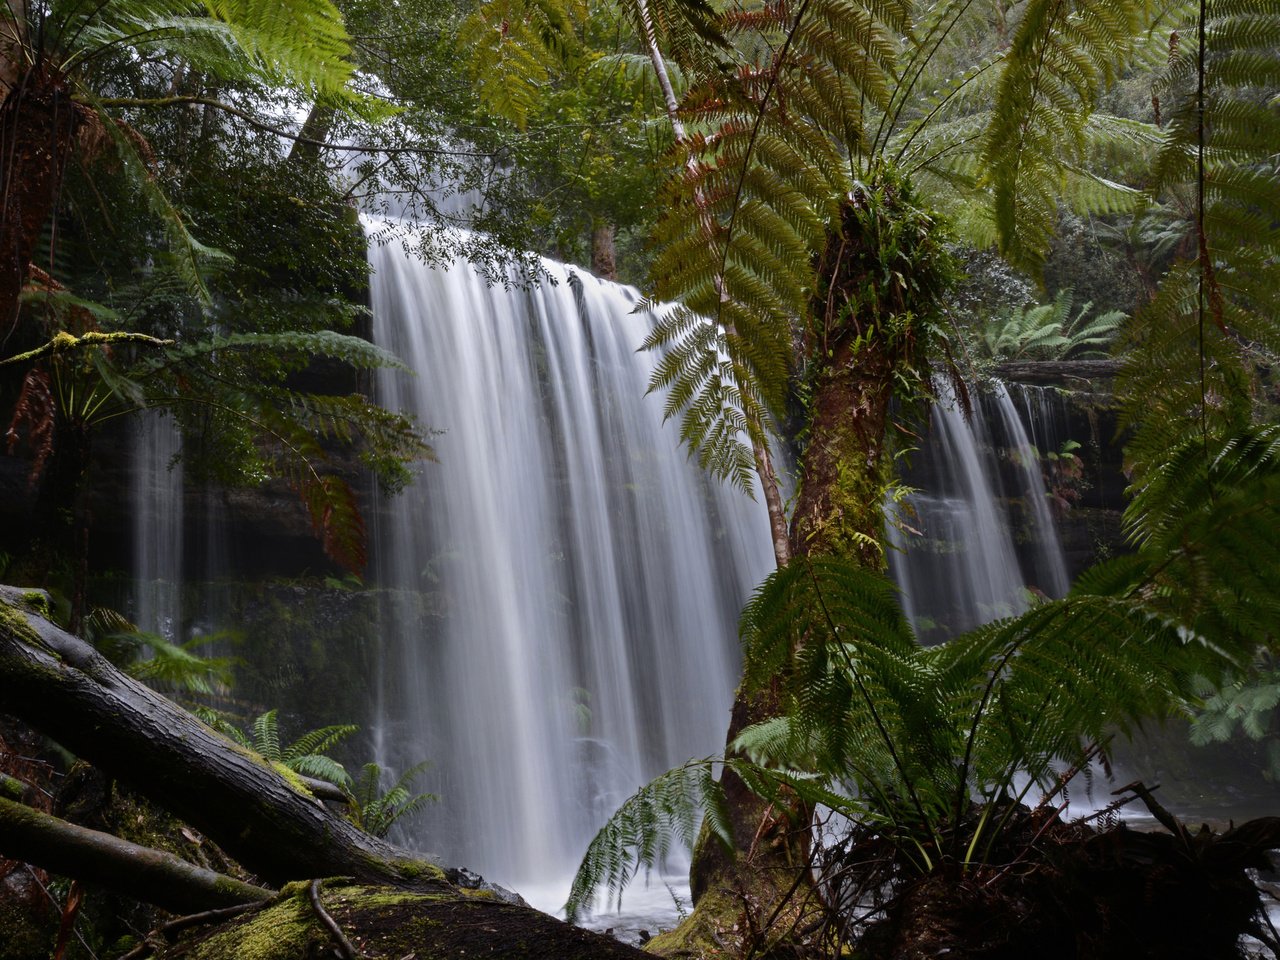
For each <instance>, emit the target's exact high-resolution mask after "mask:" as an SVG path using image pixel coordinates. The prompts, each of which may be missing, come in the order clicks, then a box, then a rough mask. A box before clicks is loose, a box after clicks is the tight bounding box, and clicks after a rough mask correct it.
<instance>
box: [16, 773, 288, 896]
mask: <svg viewBox="0 0 1280 960" xmlns="http://www.w3.org/2000/svg"><path fill="white" fill-rule="evenodd" d="M3 779H4V780H6V781H7V780H8V778H3ZM14 783H16V781H10V782H9V783H8V784H0V794H10V795H12V793H13V791H12V790H10V789H4V787H8V786H11V785H13V784H14ZM17 789H18V790H20V789H21V786H20V785H18V786H17ZM0 852H2V853H3V854H4V856H5V857H7V858H9V859H11V860H22V861H24V862H25V863H30V864H34V865H35V866H38V867H41V868H43V869H45V870H48V871H50V872H51V873H59V874H62V875H63V876H68V877H75V878H76V879H77V880H83V881H85V882H87V883H92V884H98V885H100V886H103V887H107V888H109V889H112V890H114V891H116V892H118V893H122V894H124V895H125V896H128V897H133V898H134V899H135V900H140V901H142V902H143V903H152V904H155V905H156V906H158V907H163V908H164V909H165V910H172V911H175V912H181V911H188V910H206V909H209V908H210V907H230V906H236V905H239V904H244V903H256V902H258V901H261V900H266V899H268V898H269V897H272V896H274V895H275V891H274V890H268V889H266V888H265V887H259V886H255V885H253V884H251V883H245V882H243V881H241V880H237V879H235V878H234V877H228V876H225V875H223V874H221V873H215V872H214V871H212V870H206V869H205V868H203V867H197V866H196V865H195V864H191V863H187V861H185V860H183V859H181V858H180V857H175V856H174V855H173V854H171V853H165V852H164V851H163V850H153V849H151V848H150V847H142V846H139V845H138V844H136V843H130V842H129V841H127V840H121V839H120V838H119V837H114V836H112V835H111V834H109V833H102V832H101V831H99V830H90V829H88V828H87V827H80V826H76V825H75V824H74V823H67V822H66V821H65V820H59V819H58V818H57V817H54V816H50V815H49V814H47V813H41V812H40V811H39V810H33V809H32V808H31V807H28V806H25V805H23V804H21V803H18V802H17V801H15V800H10V799H7V798H6V797H5V796H2V795H0Z"/></svg>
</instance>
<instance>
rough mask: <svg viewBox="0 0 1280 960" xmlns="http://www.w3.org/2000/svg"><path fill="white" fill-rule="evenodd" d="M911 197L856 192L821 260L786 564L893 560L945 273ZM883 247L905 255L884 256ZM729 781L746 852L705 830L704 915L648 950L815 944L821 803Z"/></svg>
mask: <svg viewBox="0 0 1280 960" xmlns="http://www.w3.org/2000/svg"><path fill="white" fill-rule="evenodd" d="M908 201H909V191H908V190H906V189H905V187H900V186H899V185H896V184H895V183H894V182H893V181H889V182H888V183H887V184H886V185H885V186H884V187H883V188H878V189H874V190H873V189H868V190H866V191H864V192H863V193H862V194H861V195H859V196H857V197H855V198H852V199H851V200H850V201H849V202H848V203H846V204H845V207H844V210H843V212H842V217H841V221H840V222H839V223H838V224H837V225H835V226H833V227H832V229H831V231H830V233H829V236H828V239H827V246H826V249H825V251H824V253H823V254H822V256H821V258H820V259H819V263H818V267H819V286H818V293H817V294H816V295H815V296H814V298H813V301H812V303H811V314H810V316H809V317H808V318H806V320H805V330H804V336H803V338H802V339H801V341H800V343H801V347H800V349H801V350H802V352H803V355H802V356H800V357H797V363H796V366H797V368H799V369H801V370H803V371H804V376H805V380H806V384H807V387H808V389H807V391H806V392H807V395H808V408H807V411H806V413H807V418H806V419H807V424H806V427H807V429H806V430H805V436H806V438H807V440H806V443H805V445H804V449H803V451H802V453H801V456H800V465H799V466H800V486H799V490H798V491H797V494H796V498H795V506H794V509H793V511H792V516H791V523H790V529H789V533H788V534H787V542H786V544H785V553H786V555H788V556H789V557H791V558H793V559H791V562H803V560H804V558H808V557H817V556H823V555H827V556H830V555H837V556H841V557H846V558H853V559H854V560H856V561H857V562H859V563H862V564H865V565H867V566H869V567H874V568H877V569H878V568H880V567H881V566H883V564H884V551H883V548H882V547H881V541H882V539H883V534H884V529H883V527H884V515H883V507H882V503H883V499H884V495H885V490H886V487H887V484H888V482H889V481H890V479H891V470H892V463H891V458H890V456H889V453H890V444H889V442H888V436H887V435H888V430H889V424H890V409H891V403H892V401H893V399H894V394H895V389H896V388H897V387H898V386H899V385H900V384H901V383H903V382H908V383H910V382H912V380H913V379H916V380H918V379H921V378H922V377H923V374H922V372H921V367H922V363H923V359H924V357H925V350H926V348H927V346H928V340H927V337H926V336H925V335H924V334H923V333H922V332H920V330H919V329H917V328H916V327H915V326H913V320H929V319H931V318H932V317H933V315H934V314H935V313H936V310H937V304H938V302H939V301H940V298H941V296H942V293H943V292H944V291H945V289H946V287H947V282H948V276H949V273H948V266H947V265H948V263H949V261H948V260H947V257H946V255H945V254H943V253H941V250H940V246H939V244H938V242H937V238H936V236H935V235H932V234H931V233H930V230H929V228H930V227H931V225H932V221H931V220H930V218H929V217H928V216H927V215H925V214H923V213H922V212H921V211H919V210H916V209H915V208H913V207H912V206H911V205H910V203H909V202H908ZM904 238H906V239H905V242H904ZM886 244H889V245H890V247H891V249H892V250H893V256H894V257H901V256H905V257H906V258H907V259H906V260H905V261H902V262H898V261H894V262H893V263H892V264H889V263H887V259H886V254H885V250H886ZM888 266H892V267H895V268H897V267H901V268H903V269H904V270H909V271H910V270H912V269H913V268H914V271H913V272H912V273H911V276H910V282H906V281H904V282H903V283H902V284H901V285H898V284H885V283H884V282H883V280H882V278H883V277H884V276H885V275H886V274H891V273H892V270H890V269H887V267H888ZM907 291H911V292H910V294H908V293H907ZM780 555H782V554H781V553H780ZM781 680H782V678H776V679H775V680H774V682H773V684H772V685H771V686H770V687H769V688H767V689H764V690H757V691H750V690H747V689H745V688H740V689H739V691H738V693H737V696H736V698H735V701H734V705H733V714H732V718H731V721H730V725H729V733H728V738H727V742H728V743H729V744H732V743H733V742H734V740H735V739H736V738H737V736H738V734H740V733H741V732H742V731H743V730H745V729H746V728H747V727H748V726H750V725H752V724H754V723H759V722H761V721H763V720H767V719H769V718H771V717H775V716H777V715H778V714H779V713H780V711H781V710H782V709H784V708H785V704H783V703H782V700H781V697H780V690H781ZM721 786H722V788H723V790H724V794H725V798H726V802H727V807H728V811H727V813H728V818H729V821H730V827H731V830H732V833H733V838H734V845H735V847H736V849H737V851H738V855H737V857H736V858H731V857H729V856H728V855H726V854H725V853H724V852H723V850H722V849H721V847H720V846H719V844H718V843H717V842H716V841H714V840H712V839H711V838H710V836H709V835H708V834H707V832H706V831H705V830H704V832H703V836H702V837H700V838H699V842H698V845H697V848H696V849H695V851H694V859H693V864H692V866H691V868H690V885H691V888H692V893H693V897H694V902H695V910H694V912H693V914H692V916H690V917H689V918H688V920H686V921H685V922H684V923H683V924H682V925H681V926H680V927H679V928H677V930H675V931H673V932H672V933H671V934H667V935H664V936H663V937H660V938H657V939H656V940H655V941H654V942H653V945H652V946H651V948H650V949H653V950H655V951H656V952H659V953H664V954H669V955H672V956H680V955H682V951H689V950H694V951H702V952H704V953H706V954H708V955H710V954H714V952H715V949H716V948H717V947H718V946H719V942H728V941H730V940H735V939H736V944H731V946H736V947H737V948H741V949H747V948H748V947H750V949H753V950H756V951H760V950H763V951H764V952H763V953H758V954H757V955H760V956H765V957H767V956H769V955H770V953H771V952H772V953H774V954H775V955H778V956H783V955H785V956H788V957H792V956H804V955H805V954H806V952H809V951H811V952H814V953H816V952H818V950H819V945H818V944H814V943H811V942H809V940H808V939H807V935H806V934H804V933H803V932H802V931H803V930H804V929H806V928H808V927H810V926H816V924H810V923H809V919H808V918H809V915H810V914H813V913H815V912H821V911H822V910H824V909H825V907H824V905H823V904H822V903H821V898H820V895H819V892H818V891H817V890H816V889H815V888H814V886H813V883H812V875H811V872H810V871H809V869H808V865H809V861H810V857H811V853H812V842H811V838H812V834H811V830H810V821H811V813H812V811H811V810H809V809H808V808H807V807H805V806H804V805H803V804H801V803H799V802H796V803H795V804H794V805H792V806H791V807H790V808H789V809H785V810H780V809H777V808H776V807H774V806H773V805H771V804H768V803H765V802H764V801H762V800H761V799H760V798H759V797H757V796H755V795H754V794H752V793H751V792H750V791H749V790H748V789H747V788H746V785H745V784H744V783H742V781H741V780H740V779H739V778H738V777H737V776H736V775H735V774H734V773H733V772H732V771H731V770H726V771H725V773H724V776H723V777H722V779H721ZM766 927H767V929H766ZM766 944H768V946H765V945H766Z"/></svg>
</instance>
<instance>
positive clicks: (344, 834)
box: [0, 586, 444, 886]
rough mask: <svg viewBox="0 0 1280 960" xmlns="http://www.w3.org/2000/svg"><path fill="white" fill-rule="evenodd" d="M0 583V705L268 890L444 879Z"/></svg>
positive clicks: (34, 599)
mask: <svg viewBox="0 0 1280 960" xmlns="http://www.w3.org/2000/svg"><path fill="white" fill-rule="evenodd" d="M40 604H41V595H40V594H39V593H38V592H33V591H26V590H19V589H17V588H14V587H2V586H0V704H3V708H4V710H5V711H6V712H8V713H11V714H13V715H15V716H17V717H19V718H20V719H22V720H24V721H25V722H27V723H29V724H30V725H31V726H33V727H35V728H36V729H38V730H40V731H41V732H42V733H44V734H46V735H47V736H50V737H52V738H53V739H54V740H56V741H58V742H59V743H60V744H62V745H63V746H64V747H66V748H67V749H68V750H71V751H72V752H73V753H75V754H77V755H78V756H81V757H83V758H85V759H86V760H88V761H89V762H90V763H92V764H94V765H95V766H98V767H100V768H102V769H103V770H106V771H108V772H109V773H111V774H112V775H113V776H115V777H118V778H119V779H120V780H122V781H124V782H125V783H127V784H129V785H130V786H131V787H133V788H134V789H135V790H136V791H137V792H138V793H140V794H142V795H143V796H146V797H147V798H148V799H150V800H151V801H153V802H154V803H156V804H157V805H158V806H160V807H163V808H164V809H166V810H168V811H169V812H170V813H172V814H174V815H175V816H176V817H178V818H179V819H181V820H184V821H185V822H187V823H189V824H191V825H192V826H193V827H195V828H196V829H198V830H200V831H201V832H203V833H205V834H207V835H208V836H210V837H212V838H214V840H215V841H216V842H217V843H218V845H219V846H221V847H222V849H224V850H225V851H226V852H227V853H228V854H230V855H231V856H232V857H234V858H235V859H236V860H238V861H239V862H240V863H241V864H243V865H244V866H245V867H247V868H248V869H249V870H251V871H252V872H253V873H255V874H257V875H258V876H260V877H262V878H263V879H265V880H267V881H268V882H270V883H276V884H278V883H283V882H285V881H288V880H295V879H299V878H303V877H318V876H338V875H341V876H349V877H354V878H355V879H357V880H362V881H365V882H369V883H387V884H392V885H398V886H405V885H412V884H414V883H419V882H421V883H428V884H430V883H441V882H443V881H444V874H443V871H442V870H441V869H440V868H439V866H438V865H436V864H433V863H431V862H430V861H428V860H426V859H424V858H423V857H421V856H418V855H414V854H411V853H408V852H407V851H404V850H399V849H397V848H395V847H393V846H392V845H390V844H388V843H386V842H385V841H382V840H379V839H377V838H376V837H372V836H370V835H369V834H367V833H364V832H362V831H360V830H359V829H357V828H356V827H355V826H354V825H353V824H352V823H350V822H349V821H347V820H345V819H343V818H342V817H341V816H339V815H337V814H336V813H334V812H332V811H330V810H329V809H327V808H326V807H325V805H324V804H323V803H321V802H320V801H319V800H317V799H316V798H315V797H314V796H312V795H311V794H309V793H307V792H305V790H304V789H300V788H299V787H298V786H295V785H293V784H291V783H290V782H289V781H288V780H286V779H285V777H284V776H283V775H282V774H281V773H280V772H278V771H277V770H276V769H274V768H273V767H272V766H271V765H270V764H269V763H267V762H266V761H264V760H263V759H262V758H261V757H259V756H257V755H256V754H254V753H252V752H251V751H249V750H246V749H244V748H243V747H241V746H239V745H238V744H235V743H233V742H232V741H231V740H229V739H228V738H226V737H224V736H223V735H222V734H220V733H218V732H216V731H215V730H213V729H211V728H210V727H208V726H207V725H205V724H204V723H202V722H201V721H200V720H199V719H198V718H196V717H195V716H193V715H192V714H190V713H188V712H187V711H186V710H183V709H182V708H181V707H179V706H178V705H177V704H175V703H173V702H172V701H171V700H168V699H167V698H165V697H163V696H161V695H160V694H159V693H157V692H156V691H154V690H152V689H151V688H150V687H148V686H146V685H145V684H142V683H140V682H139V681H137V680H134V679H133V678H132V677H130V676H128V675H127V674H125V673H123V672H121V671H120V670H118V669H116V667H114V666H113V665H112V664H111V663H110V662H109V661H108V660H107V659H106V658H105V657H103V656H102V655H101V654H99V653H98V652H97V650H95V649H94V648H93V647H92V646H90V645H89V644H88V643H86V642H85V641H84V640H81V639H80V638H79V637H75V636H73V635H71V634H69V633H67V632H66V631H64V630H62V629H61V628H59V627H57V626H56V625H54V624H53V623H50V622H49V621H48V620H47V619H45V617H44V616H42V615H41V613H40Z"/></svg>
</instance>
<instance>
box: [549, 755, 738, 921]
mask: <svg viewBox="0 0 1280 960" xmlns="http://www.w3.org/2000/svg"><path fill="white" fill-rule="evenodd" d="M714 764H715V761H714V760H713V759H710V758H709V759H705V760H691V761H689V762H688V763H686V764H684V765H682V766H679V767H676V768H674V769H672V770H668V771H667V772H666V773H664V774H662V775H661V776H659V777H656V778H655V779H653V780H651V781H649V783H647V784H646V785H645V786H644V787H642V788H641V789H640V790H639V791H638V792H637V793H636V794H634V795H633V796H631V797H630V798H628V799H627V800H626V801H625V802H624V803H623V805H622V806H621V807H620V808H619V809H618V811H617V812H616V813H614V815H613V816H612V817H610V818H609V821H608V822H607V823H606V824H605V825H604V826H603V827H601V828H600V831H599V832H598V833H597V834H596V835H595V838H594V839H593V840H592V841H591V843H590V845H589V846H588V847H587V852H586V853H585V854H584V855H583V858H582V863H581V865H580V866H579V867H578V872H577V874H576V875H575V876H574V878H573V885H572V887H571V888H570V890H569V898H568V900H567V902H566V903H565V916H566V918H567V919H568V920H569V921H570V922H571V923H572V922H573V921H574V920H575V919H576V918H577V917H578V916H579V915H580V914H581V913H582V911H584V910H587V909H590V906H591V903H592V901H593V899H594V896H595V891H596V890H597V889H598V888H600V887H601V886H604V887H607V889H608V891H609V897H610V900H611V902H615V903H621V897H622V891H623V889H624V888H625V887H626V886H627V884H628V883H630V882H631V879H632V878H633V877H634V876H635V875H636V873H637V871H639V870H640V869H641V868H644V869H651V868H653V867H656V866H659V865H660V864H661V862H662V860H663V859H664V858H665V857H666V855H667V853H668V852H669V851H670V850H671V845H672V842H673V841H679V842H681V843H682V844H684V846H686V847H688V848H689V849H692V848H693V842H694V839H695V837H696V836H697V831H698V825H699V823H700V822H701V820H702V815H703V810H704V808H706V809H711V810H718V811H723V804H724V801H723V798H722V792H721V790H720V785H719V783H717V782H716V780H715V778H714V776H713V772H714ZM708 823H709V824H710V826H711V828H712V832H713V835H714V836H715V837H716V838H717V839H718V840H719V841H720V843H721V844H722V845H723V846H724V847H725V849H726V850H729V851H732V849H733V840H732V834H731V833H730V832H729V830H728V827H727V818H725V817H724V816H723V813H721V815H720V816H716V817H712V818H711V819H709V820H708Z"/></svg>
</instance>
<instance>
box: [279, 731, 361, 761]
mask: <svg viewBox="0 0 1280 960" xmlns="http://www.w3.org/2000/svg"><path fill="white" fill-rule="evenodd" d="M359 729H360V728H359V727H357V726H355V725H354V724H349V723H344V724H334V725H332V726H328V727H317V728H316V729H315V730H308V731H307V732H306V733H304V734H303V735H302V736H300V737H299V738H298V739H297V740H294V741H293V742H292V743H291V744H289V745H288V746H287V747H285V748H284V749H283V750H282V751H281V754H280V760H281V761H282V762H283V763H285V764H286V765H289V766H292V765H293V762H294V761H295V760H301V759H302V758H304V757H307V756H309V755H312V754H319V753H324V752H326V751H328V750H331V749H332V748H333V747H334V746H336V745H337V744H338V743H340V742H341V741H343V740H345V739H346V738H347V737H349V736H351V735H352V734H353V733H355V732H356V731H357V730H359ZM294 769H295V770H298V772H299V773H305V772H306V771H304V770H300V769H298V768H297V767H294Z"/></svg>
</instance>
